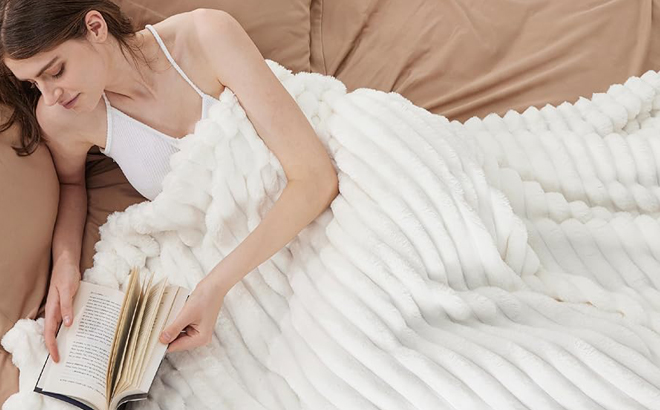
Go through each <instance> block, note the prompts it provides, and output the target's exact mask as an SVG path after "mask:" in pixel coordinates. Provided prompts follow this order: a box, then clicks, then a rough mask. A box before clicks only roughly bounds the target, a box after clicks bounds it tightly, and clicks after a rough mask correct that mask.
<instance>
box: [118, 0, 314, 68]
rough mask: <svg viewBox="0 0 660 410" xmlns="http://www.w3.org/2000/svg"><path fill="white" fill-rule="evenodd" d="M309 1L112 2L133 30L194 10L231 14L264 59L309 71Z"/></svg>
mask: <svg viewBox="0 0 660 410" xmlns="http://www.w3.org/2000/svg"><path fill="white" fill-rule="evenodd" d="M311 1H312V0H268V1H264V0H240V1H239V0H188V1H173V0H168V1H163V0H115V2H116V3H117V4H119V6H120V7H121V9H122V10H123V11H124V12H125V13H126V14H128V15H129V16H130V17H131V18H132V19H133V22H134V23H135V25H136V27H138V28H142V27H144V25H145V24H146V23H156V22H158V21H160V20H163V19H165V18H166V17H169V16H172V15H174V14H178V13H183V12H186V11H191V10H194V9H197V8H209V9H218V10H224V11H226V12H228V13H229V14H231V15H232V16H233V17H234V18H235V19H236V20H238V22H239V23H241V26H243V28H244V29H245V31H246V32H247V33H248V34H249V35H250V38H251V39H252V41H254V43H255V44H256V45H257V48H259V51H260V52H261V54H262V55H263V56H264V58H268V59H271V60H274V61H277V62H278V63H280V64H282V65H284V66H286V67H287V68H289V69H291V70H293V71H294V72H298V71H309V69H310V65H309V57H310V53H309V31H310V4H311Z"/></svg>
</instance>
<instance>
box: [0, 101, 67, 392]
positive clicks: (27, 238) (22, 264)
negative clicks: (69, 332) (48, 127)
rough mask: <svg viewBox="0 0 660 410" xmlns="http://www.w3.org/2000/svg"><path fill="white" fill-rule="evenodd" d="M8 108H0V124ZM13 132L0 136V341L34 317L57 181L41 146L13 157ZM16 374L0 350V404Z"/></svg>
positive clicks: (46, 265) (42, 287) (42, 288)
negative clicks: (28, 152) (17, 326)
mask: <svg viewBox="0 0 660 410" xmlns="http://www.w3.org/2000/svg"><path fill="white" fill-rule="evenodd" d="M6 115H7V109H6V108H4V107H0V117H1V118H2V121H4V119H5V118H6V117H5V116H6ZM17 138H18V127H17V126H14V127H12V128H11V129H9V130H8V131H6V132H4V133H2V134H0V192H2V195H0V215H1V216H2V217H0V233H2V235H0V283H2V291H1V292H0V337H2V336H4V334H5V333H6V332H7V331H8V330H9V329H11V328H12V327H13V326H14V323H15V322H16V321H17V320H18V319H21V318H32V319H33V318H35V317H36V316H37V312H38V311H39V308H40V306H41V303H42V300H43V299H44V296H45V294H46V287H47V284H48V278H49V276H50V260H51V258H50V250H51V240H52V235H53V229H54V228H55V219H56V218H57V206H58V201H59V188H60V185H59V182H58V180H57V174H56V172H55V166H54V165H53V162H52V159H51V156H50V152H49V151H48V148H46V146H45V145H42V146H40V147H39V148H38V149H37V151H35V152H34V154H32V155H30V156H27V157H18V156H17V155H16V153H15V152H14V150H13V149H12V148H11V145H12V144H15V145H16V144H17V143H18V140H17ZM17 377H18V371H17V370H16V369H15V368H14V366H13V365H12V363H11V360H10V356H9V355H8V354H7V352H6V351H4V349H2V348H1V347H0V381H1V382H0V403H4V401H5V400H6V399H7V397H8V396H9V395H11V394H13V393H15V392H16V391H17V388H18V385H17V383H18V379H17Z"/></svg>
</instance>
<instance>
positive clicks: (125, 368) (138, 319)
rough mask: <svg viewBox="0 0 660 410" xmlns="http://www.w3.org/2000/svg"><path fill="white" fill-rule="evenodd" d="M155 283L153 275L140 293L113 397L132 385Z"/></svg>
mask: <svg viewBox="0 0 660 410" xmlns="http://www.w3.org/2000/svg"><path fill="white" fill-rule="evenodd" d="M152 281H153V274H152V275H151V276H150V277H149V280H148V281H147V282H146V283H145V284H144V285H143V286H142V290H141V291H140V299H139V300H138V304H137V308H136V309H137V310H136V313H135V318H134V319H133V324H132V325H131V330H130V332H129V335H128V341H127V346H126V352H125V353H124V357H123V358H122V359H121V361H122V365H121V367H120V371H119V374H117V383H116V384H115V389H114V391H113V395H114V394H117V393H121V391H122V390H124V389H126V388H127V387H128V386H129V385H130V383H131V380H130V374H131V371H132V370H131V369H132V367H133V364H134V362H135V358H134V356H135V350H136V348H137V342H138V336H139V334H140V328H141V327H142V321H143V318H144V312H145V309H146V306H147V298H148V296H149V294H148V292H149V288H150V287H151V282H152Z"/></svg>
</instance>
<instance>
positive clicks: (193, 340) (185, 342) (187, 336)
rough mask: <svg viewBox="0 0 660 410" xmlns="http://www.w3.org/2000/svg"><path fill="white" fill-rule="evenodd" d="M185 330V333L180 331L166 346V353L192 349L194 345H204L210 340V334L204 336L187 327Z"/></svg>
mask: <svg viewBox="0 0 660 410" xmlns="http://www.w3.org/2000/svg"><path fill="white" fill-rule="evenodd" d="M185 330H186V332H185V333H181V334H180V335H179V337H177V338H176V339H175V340H174V341H173V342H172V343H170V345H169V346H168V347H167V352H168V353H171V352H178V351H181V350H188V349H194V348H196V347H200V346H204V345H206V344H208V343H209V342H210V341H211V337H210V336H209V337H205V336H203V335H202V334H201V333H200V332H199V331H197V330H196V329H194V328H191V327H187V328H186V329H185Z"/></svg>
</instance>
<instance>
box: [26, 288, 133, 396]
mask: <svg viewBox="0 0 660 410" xmlns="http://www.w3.org/2000/svg"><path fill="white" fill-rule="evenodd" d="M123 298H124V294H123V293H122V292H121V291H119V290H116V289H110V288H107V287H103V286H99V285H95V284H92V283H89V282H84V281H83V282H80V288H79V289H78V292H77V294H76V297H75V299H74V303H73V309H74V321H73V324H72V325H71V327H65V326H62V327H61V328H60V331H59V333H58V335H57V348H58V350H59V353H60V362H59V363H55V362H53V361H52V359H51V358H50V357H48V359H47V361H46V365H45V367H44V370H43V373H42V375H41V378H40V380H39V383H38V385H37V386H38V387H39V388H41V389H42V390H43V391H46V392H52V393H57V394H61V395H65V396H71V397H75V398H78V399H81V400H83V401H85V402H88V403H90V404H93V405H94V407H97V408H99V409H104V408H105V407H106V404H107V399H106V369H107V366H108V361H109V359H110V351H111V349H112V342H113V337H114V333H115V327H116V325H117V321H118V320H119V313H120V310H121V303H122V300H123Z"/></svg>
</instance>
